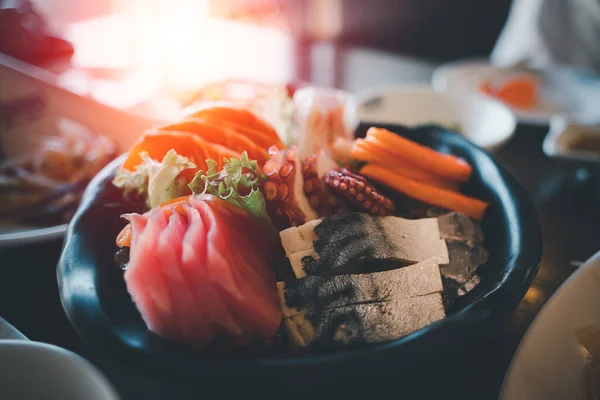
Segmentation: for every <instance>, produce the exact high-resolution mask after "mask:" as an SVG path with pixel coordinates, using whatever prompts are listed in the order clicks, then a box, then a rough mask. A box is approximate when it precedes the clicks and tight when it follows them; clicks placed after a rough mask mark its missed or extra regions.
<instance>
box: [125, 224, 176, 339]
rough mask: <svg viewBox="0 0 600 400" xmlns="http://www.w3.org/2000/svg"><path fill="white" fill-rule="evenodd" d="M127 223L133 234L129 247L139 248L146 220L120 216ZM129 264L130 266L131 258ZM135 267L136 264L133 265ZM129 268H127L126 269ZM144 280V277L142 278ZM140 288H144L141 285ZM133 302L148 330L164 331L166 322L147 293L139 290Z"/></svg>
mask: <svg viewBox="0 0 600 400" xmlns="http://www.w3.org/2000/svg"><path fill="white" fill-rule="evenodd" d="M122 217H123V218H125V219H126V220H127V221H129V225H128V226H129V227H130V231H131V232H133V233H134V234H133V235H131V236H132V237H131V243H130V246H133V247H135V248H137V247H138V246H139V242H140V238H141V237H142V234H143V233H144V231H145V229H146V225H147V224H148V219H147V218H146V217H145V216H143V215H140V214H135V213H132V214H124V215H122ZM132 256H133V255H131V256H130V261H129V264H131V257H132ZM134 265H136V264H134ZM129 268H130V267H129V266H128V269H129ZM142 278H145V276H142ZM141 286H144V285H143V284H142V285H141ZM134 301H135V303H136V305H137V307H138V309H141V310H145V315H143V317H144V321H145V322H146V325H148V327H149V328H150V330H152V331H155V330H160V331H162V330H163V329H165V328H164V327H165V326H166V321H165V320H164V319H163V317H162V316H161V314H160V313H159V312H158V307H157V306H156V304H155V302H154V299H152V296H150V292H149V291H144V290H140V291H138V296H137V298H134Z"/></svg>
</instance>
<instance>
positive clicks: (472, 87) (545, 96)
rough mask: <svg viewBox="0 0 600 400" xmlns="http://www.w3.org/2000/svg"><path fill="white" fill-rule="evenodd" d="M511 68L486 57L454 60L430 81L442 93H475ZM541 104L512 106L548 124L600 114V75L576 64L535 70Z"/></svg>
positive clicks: (532, 121)
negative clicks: (559, 118) (557, 119)
mask: <svg viewBox="0 0 600 400" xmlns="http://www.w3.org/2000/svg"><path fill="white" fill-rule="evenodd" d="M510 71H511V70H510V69H507V68H501V67H496V66H494V65H491V64H490V63H489V62H488V61H487V60H466V61H455V62H452V63H448V64H444V65H442V66H440V67H439V68H438V69H436V70H435V71H434V74H433V77H432V81H431V84H432V86H433V88H434V89H435V90H438V91H442V92H468V93H472V92H478V86H479V84H481V83H483V82H484V81H485V80H487V79H490V78H492V77H496V76H502V75H504V74H506V73H507V72H510ZM537 75H538V76H539V78H540V81H541V84H540V104H539V105H538V106H537V107H535V108H534V109H532V110H530V111H524V110H519V109H515V108H513V112H514V113H515V115H516V116H517V118H518V120H519V121H521V122H525V123H529V124H535V125H547V124H548V123H549V122H550V119H551V118H552V117H553V116H555V115H558V114H563V115H567V116H569V117H570V118H574V119H578V120H582V119H586V120H590V119H595V118H599V117H600V111H598V109H597V107H595V106H594V105H597V104H598V103H599V102H600V77H598V76H596V75H595V74H593V73H591V72H589V71H587V70H584V69H581V68H576V67H568V66H561V67H555V68H552V69H550V70H547V71H538V72H537Z"/></svg>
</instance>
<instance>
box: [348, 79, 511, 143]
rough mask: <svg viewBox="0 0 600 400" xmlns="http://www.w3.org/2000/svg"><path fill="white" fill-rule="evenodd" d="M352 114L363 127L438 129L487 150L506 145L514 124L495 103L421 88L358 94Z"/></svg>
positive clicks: (501, 107)
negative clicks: (363, 124)
mask: <svg viewBox="0 0 600 400" xmlns="http://www.w3.org/2000/svg"><path fill="white" fill-rule="evenodd" d="M356 114H357V118H358V119H359V120H360V121H361V122H363V123H372V124H380V123H388V124H400V125H407V126H419V125H432V124H435V125H441V126H444V127H446V128H448V129H449V130H453V131H457V132H459V133H461V134H462V135H463V136H465V137H466V138H467V139H469V140H470V141H472V142H473V143H475V144H476V145H478V146H480V147H483V148H485V149H488V150H497V149H499V148H501V147H502V146H503V145H504V144H506V143H507V142H508V141H509V140H510V138H511V137H512V136H513V134H514V131H515V128H516V124H517V121H516V119H515V116H514V115H513V113H512V112H511V110H510V109H509V108H508V107H507V106H505V105H504V104H502V103H501V102H499V101H496V100H494V99H491V98H489V97H486V96H483V95H478V94H476V93H470V94H465V93H462V94H461V93H442V92H436V91H435V90H433V89H432V88H430V87H429V86H423V85H407V86H398V87H386V88H381V89H371V90H369V91H365V92H363V93H359V94H358V95H357V106H356Z"/></svg>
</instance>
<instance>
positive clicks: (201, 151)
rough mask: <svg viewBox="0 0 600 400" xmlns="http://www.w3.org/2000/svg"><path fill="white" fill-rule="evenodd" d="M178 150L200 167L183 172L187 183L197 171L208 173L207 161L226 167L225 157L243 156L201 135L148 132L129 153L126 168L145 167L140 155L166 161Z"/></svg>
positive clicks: (178, 152)
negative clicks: (169, 155) (142, 165)
mask: <svg viewBox="0 0 600 400" xmlns="http://www.w3.org/2000/svg"><path fill="white" fill-rule="evenodd" d="M171 149H173V150H175V152H177V154H179V155H181V156H184V157H187V158H189V159H190V160H191V161H192V162H193V163H195V164H196V168H195V169H194V168H190V169H187V170H185V171H182V173H181V174H182V176H184V177H185V179H186V180H187V181H191V180H192V179H193V178H194V175H195V173H196V171H197V170H199V169H202V170H205V171H206V170H207V168H208V166H207V165H206V160H207V159H209V158H210V159H213V160H215V161H216V162H217V167H218V168H221V167H222V165H223V157H235V158H239V157H240V155H239V154H238V153H237V152H235V151H233V150H230V149H228V148H226V147H224V146H221V145H218V144H214V143H211V142H209V141H207V140H204V139H203V138H201V137H200V136H198V135H194V134H192V133H185V132H169V131H157V132H148V133H146V134H144V136H142V137H141V138H140V139H139V140H138V142H137V143H136V144H135V145H134V146H133V147H132V148H131V150H129V153H128V155H127V159H126V160H125V162H124V163H123V166H122V168H124V169H128V170H130V171H133V170H135V167H136V166H137V165H139V164H141V163H142V159H141V157H140V152H142V151H145V152H147V153H148V155H149V156H150V158H152V159H154V160H159V161H160V160H162V159H163V157H164V156H165V154H167V152H168V151H169V150H171Z"/></svg>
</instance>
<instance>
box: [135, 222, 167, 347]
mask: <svg viewBox="0 0 600 400" xmlns="http://www.w3.org/2000/svg"><path fill="white" fill-rule="evenodd" d="M155 211H157V210H152V211H151V212H150V213H148V214H147V215H146V216H145V217H142V216H140V217H142V218H146V220H147V223H146V227H145V229H144V230H143V233H142V234H140V235H139V238H136V236H138V234H137V230H136V228H135V226H134V225H133V224H132V225H131V228H132V229H131V237H132V243H131V246H132V247H131V251H130V258H129V264H128V265H127V270H126V271H125V275H124V278H125V283H126V284H127V290H128V291H129V293H130V294H131V297H132V298H133V301H134V302H135V303H136V306H137V307H138V310H140V313H141V314H142V318H143V319H144V321H145V322H146V325H147V326H148V328H149V329H150V330H151V331H153V332H155V333H157V334H158V335H161V336H166V337H174V336H175V324H174V320H173V313H172V307H171V297H170V293H169V291H168V289H167V287H166V285H165V281H164V278H163V276H162V273H161V272H160V271H161V266H160V265H159V264H158V263H159V260H158V258H157V257H155V255H154V252H155V249H156V245H157V242H158V236H159V233H160V231H161V230H162V229H164V226H159V225H160V223H161V221H160V220H157V219H156V218H154V219H153V218H152V215H153V213H154V212H155ZM158 212H160V211H158ZM131 221H132V222H134V221H135V219H132V220H131ZM164 225H165V226H166V223H165V224H164ZM148 297H149V298H150V301H151V302H152V304H153V305H154V307H148V308H145V307H144V305H145V304H146V303H147V302H148Z"/></svg>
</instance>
